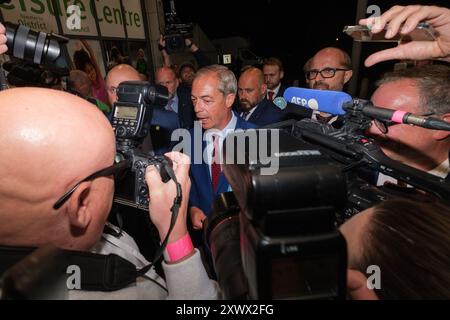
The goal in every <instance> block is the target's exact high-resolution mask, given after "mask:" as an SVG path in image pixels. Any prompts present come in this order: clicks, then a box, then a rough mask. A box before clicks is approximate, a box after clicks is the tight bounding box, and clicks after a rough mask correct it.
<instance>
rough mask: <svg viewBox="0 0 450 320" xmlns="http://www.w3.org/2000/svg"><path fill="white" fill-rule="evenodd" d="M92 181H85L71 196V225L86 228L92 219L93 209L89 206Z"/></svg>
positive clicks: (69, 207)
mask: <svg viewBox="0 0 450 320" xmlns="http://www.w3.org/2000/svg"><path fill="white" fill-rule="evenodd" d="M91 188H92V181H87V182H83V183H82V184H80V185H79V186H78V188H77V189H76V190H75V191H74V192H73V194H72V196H71V197H70V198H69V206H68V211H69V213H68V214H69V222H70V225H71V226H74V227H76V228H79V229H86V227H87V226H88V225H89V222H90V221H91V219H92V209H91V208H90V207H89V201H88V199H89V194H90V192H91Z"/></svg>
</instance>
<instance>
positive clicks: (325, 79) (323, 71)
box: [304, 47, 353, 91]
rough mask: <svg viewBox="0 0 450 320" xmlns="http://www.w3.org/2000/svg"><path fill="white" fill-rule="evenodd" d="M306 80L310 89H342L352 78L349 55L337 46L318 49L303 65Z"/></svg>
mask: <svg viewBox="0 0 450 320" xmlns="http://www.w3.org/2000/svg"><path fill="white" fill-rule="evenodd" d="M304 72H305V78H306V82H307V84H308V85H309V87H310V88H311V89H318V90H334V91H342V90H343V88H344V85H345V84H346V83H347V82H348V81H350V79H351V78H352V74H353V73H352V65H351V60H350V57H349V55H348V54H347V53H346V52H345V51H343V50H341V49H338V48H333V47H328V48H324V49H321V50H320V51H318V52H317V53H316V54H315V55H314V56H313V57H312V58H311V59H310V60H308V62H307V63H306V64H305V67H304Z"/></svg>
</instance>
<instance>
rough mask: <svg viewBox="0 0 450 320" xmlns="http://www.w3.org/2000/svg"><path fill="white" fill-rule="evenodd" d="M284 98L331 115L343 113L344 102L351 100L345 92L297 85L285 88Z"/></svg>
mask: <svg viewBox="0 0 450 320" xmlns="http://www.w3.org/2000/svg"><path fill="white" fill-rule="evenodd" d="M284 99H285V100H286V101H287V102H290V103H294V104H296V105H299V106H302V107H305V108H309V109H313V110H318V111H321V112H326V113H330V114H333V115H342V114H345V110H344V109H343V108H342V106H343V105H344V103H346V102H350V101H352V97H351V96H350V95H349V94H347V93H345V92H341V91H329V90H314V89H305V88H297V87H290V88H287V89H286V91H285V92H284Z"/></svg>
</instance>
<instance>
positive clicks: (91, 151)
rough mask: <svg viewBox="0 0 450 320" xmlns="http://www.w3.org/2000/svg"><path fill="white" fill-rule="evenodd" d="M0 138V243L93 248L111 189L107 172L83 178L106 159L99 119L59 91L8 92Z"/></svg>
mask: <svg viewBox="0 0 450 320" xmlns="http://www.w3.org/2000/svg"><path fill="white" fill-rule="evenodd" d="M0 136H1V137H2V138H1V139H0V148H1V149H2V157H1V158H0V176H1V177H2V178H1V179H0V201H1V203H2V206H1V207H0V243H1V244H2V245H14V246H41V245H45V244H49V243H51V244H53V245H57V246H59V247H63V248H70V249H78V250H86V249H89V248H90V247H92V246H93V245H94V244H95V242H96V241H98V239H99V238H100V236H101V233H102V231H103V227H104V223H105V221H106V218H107V215H108V213H109V211H110V208H111V204H112V198H113V192H114V182H113V178H112V176H104V177H103V176H102V177H98V178H94V179H89V180H87V181H83V180H84V179H85V178H86V177H88V176H90V175H91V174H93V173H95V172H97V171H99V170H101V169H104V168H105V167H108V166H111V165H112V164H113V161H114V157H115V137H114V133H113V130H112V128H111V125H110V124H109V122H108V120H107V119H106V118H105V116H104V115H103V114H102V113H101V112H100V111H99V110H98V109H97V108H96V107H95V106H94V105H92V104H90V103H89V102H87V101H85V100H83V99H81V98H78V97H76V96H74V95H71V94H68V93H65V92H61V91H56V90H50V89H40V88H17V89H10V90H6V91H2V92H0ZM80 181H83V182H81V183H80V184H79V185H77V184H78V183H79V182H80ZM75 186H77V187H76V188H75V190H74V191H73V192H72V193H71V195H70V197H69V198H68V199H67V200H66V201H65V202H64V203H63V204H62V206H61V207H60V208H58V209H54V206H55V203H56V202H57V201H58V199H60V198H61V197H62V196H63V195H64V194H65V193H66V192H68V191H69V190H71V189H72V188H74V187H75Z"/></svg>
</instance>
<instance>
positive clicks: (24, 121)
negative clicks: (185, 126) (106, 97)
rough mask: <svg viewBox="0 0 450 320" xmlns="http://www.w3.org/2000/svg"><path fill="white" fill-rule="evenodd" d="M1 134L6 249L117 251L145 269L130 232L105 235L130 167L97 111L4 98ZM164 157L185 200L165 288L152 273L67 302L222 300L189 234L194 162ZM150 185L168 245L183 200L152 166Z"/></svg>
mask: <svg viewBox="0 0 450 320" xmlns="http://www.w3.org/2000/svg"><path fill="white" fill-rule="evenodd" d="M0 40H1V39H0ZM0 136H1V137H2V138H1V139H0V148H1V150H2V157H0V177H1V179H0V203H1V206H0V245H1V246H14V247H17V246H20V247H40V246H46V245H53V246H56V247H59V248H64V249H70V250H76V251H91V252H94V253H101V254H111V253H114V254H116V255H119V256H121V257H122V258H124V259H126V260H128V261H129V262H131V263H133V264H134V265H135V266H136V268H139V269H140V268H142V267H143V266H144V265H147V264H148V261H147V260H145V258H144V257H143V256H142V255H141V254H140V253H139V250H138V247H137V245H136V243H135V242H134V240H133V239H132V238H131V237H130V236H128V235H127V234H126V233H124V232H122V233H119V234H118V235H112V234H107V233H103V230H104V227H105V222H106V219H107V217H108V214H109V211H110V209H111V205H112V200H113V194H114V179H113V177H114V175H116V174H119V173H120V172H123V170H124V169H125V168H126V167H127V163H126V162H119V163H118V164H114V159H115V155H116V148H115V137H114V133H113V130H112V127H111V125H110V123H109V122H108V120H107V119H106V117H104V116H103V114H102V113H101V112H100V111H99V110H98V109H97V108H96V107H95V106H93V105H92V104H90V103H89V102H87V101H86V100H83V99H81V98H79V97H77V96H74V95H71V94H69V93H66V92H61V91H55V90H49V89H42V88H18V89H9V90H5V91H1V92H0ZM92 137H95V139H93V138H92ZM167 155H168V157H169V158H171V160H172V162H173V168H174V172H175V176H176V178H177V180H178V182H179V183H180V185H181V191H182V196H183V198H182V201H181V204H180V208H179V212H178V217H177V220H176V222H175V224H174V227H173V229H172V232H171V233H170V236H169V238H168V247H167V251H166V254H165V258H164V259H165V262H163V264H162V266H163V269H164V272H165V279H166V281H164V280H163V279H162V278H161V277H159V276H158V275H157V274H156V272H155V271H154V269H153V268H152V269H150V270H149V271H147V272H146V273H145V275H144V277H142V278H138V279H136V282H135V283H132V284H130V285H128V286H126V287H125V288H123V289H120V290H116V291H114V292H99V291H89V292H86V291H79V290H71V291H69V296H68V297H69V298H80V299H161V298H166V297H168V296H169V297H171V298H175V299H193V298H195V299H211V298H216V297H217V289H216V284H215V282H212V281H211V280H209V279H208V277H207V274H206V272H205V269H204V267H203V265H202V263H201V259H200V256H199V253H198V251H197V250H195V249H193V246H192V242H191V241H190V237H189V235H188V232H187V226H186V216H187V204H188V195H189V191H190V181H189V176H188V173H189V159H188V157H187V156H184V155H181V154H179V153H170V154H167ZM125 161H126V160H125ZM145 178H146V181H147V184H148V187H149V190H150V205H149V214H150V219H151V220H152V222H153V223H154V225H155V226H156V228H157V230H158V232H159V235H160V238H161V239H164V238H165V237H166V235H167V233H168V229H169V225H170V223H171V222H170V221H171V207H172V205H173V203H174V199H175V197H176V196H177V191H176V187H175V183H174V182H173V180H171V181H169V182H167V183H163V182H162V181H161V177H160V175H159V173H158V171H157V170H156V169H155V168H154V166H149V167H148V168H147V171H146V175H145ZM84 271H85V270H84V269H83V270H81V272H82V273H83V272H84ZM91 276H92V275H91Z"/></svg>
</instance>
